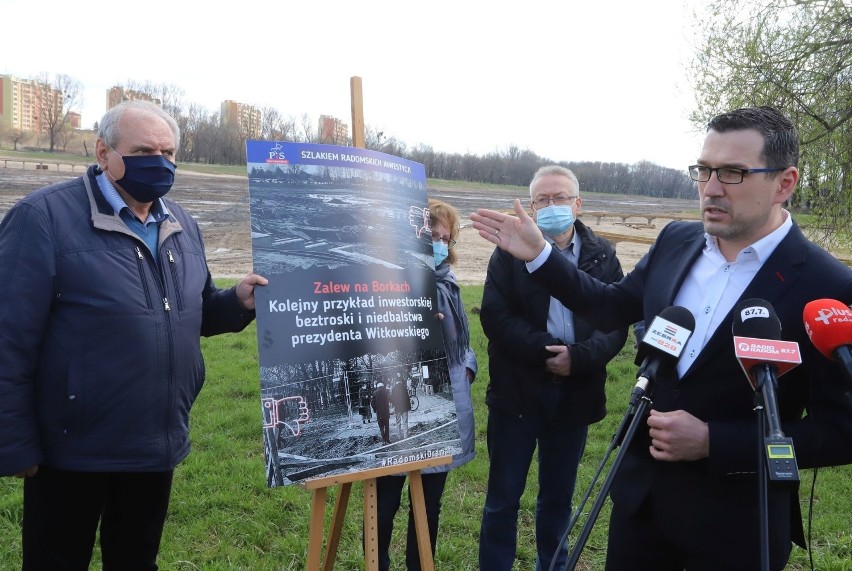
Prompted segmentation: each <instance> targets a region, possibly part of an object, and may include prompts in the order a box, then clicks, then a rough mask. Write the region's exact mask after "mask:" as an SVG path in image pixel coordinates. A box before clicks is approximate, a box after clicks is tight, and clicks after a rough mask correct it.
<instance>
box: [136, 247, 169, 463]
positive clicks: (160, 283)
mask: <svg viewBox="0 0 852 571" xmlns="http://www.w3.org/2000/svg"><path fill="white" fill-rule="evenodd" d="M135 248H136V257H137V259H138V260H139V270H140V274H141V275H142V282H143V284H145V293H146V296H147V297H148V300H149V307H150V305H151V304H150V302H151V301H152V300H153V299H154V296H153V295H151V294H152V292H150V291H149V288H148V285H147V280H146V279H145V271H144V267H143V266H142V264H144V263H145V260H146V256H145V254H144V253H142V249H141V248H140V247H139V246H135ZM149 252H150V251H149ZM147 259H148V262H147V264H148V267H149V268H151V272H152V273H153V274H154V277H155V278H156V279H155V280H154V281H156V282H157V287H158V290H159V295H158V296H157V297H160V298H161V299H162V303H163V321H164V325H165V328H166V334H167V335H168V341H167V343H168V347H169V355H168V359H167V374H168V390H167V391H166V393H167V395H168V397H167V398H168V399H169V406H167V407H166V413H165V416H166V418H165V426H166V427H169V426H171V422H172V418H171V417H172V413H171V411H172V410H173V409H174V406H173V405H174V403H173V402H172V401H173V400H174V398H175V386H174V385H175V380H174V376H175V364H174V363H175V356H174V331H172V323H171V310H172V307H171V304H170V303H169V298H168V295H167V294H168V288H167V287H166V282H165V276H164V275H163V274H162V272H160V270H159V268H158V267H157V261H156V260H155V259H154V256H153V255H151V256H147ZM175 289H177V286H175ZM164 437H165V440H166V442H165V444H166V451H167V452H166V454H167V456H171V453H172V442H171V439H170V438H169V431H168V430H166V432H165V435H164Z"/></svg>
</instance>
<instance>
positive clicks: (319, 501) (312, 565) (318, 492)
mask: <svg viewBox="0 0 852 571" xmlns="http://www.w3.org/2000/svg"><path fill="white" fill-rule="evenodd" d="M326 489H327V488H316V489H314V490H313V493H312V494H311V526H310V531H309V537H308V566H307V568H308V571H319V568H320V567H319V564H320V555H322V535H323V530H324V528H325V495H326Z"/></svg>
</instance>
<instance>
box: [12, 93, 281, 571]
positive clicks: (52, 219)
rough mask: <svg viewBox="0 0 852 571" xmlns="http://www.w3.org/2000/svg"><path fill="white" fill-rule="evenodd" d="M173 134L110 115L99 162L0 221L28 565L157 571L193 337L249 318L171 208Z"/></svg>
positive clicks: (136, 111)
mask: <svg viewBox="0 0 852 571" xmlns="http://www.w3.org/2000/svg"><path fill="white" fill-rule="evenodd" d="M179 137H180V133H179V130H178V126H177V124H176V123H175V121H174V119H173V118H172V117H171V116H169V115H168V114H167V113H165V112H164V111H163V110H162V109H160V108H159V107H157V106H156V105H153V104H150V103H147V102H140V101H134V102H127V103H123V104H121V105H119V106H117V107H114V108H113V109H111V110H110V111H109V112H107V113H106V115H104V117H103V118H102V120H101V122H100V131H99V133H98V140H97V143H96V149H95V152H96V158H97V165H94V166H92V167H90V168H89V170H88V171H87V173H86V174H85V175H84V176H82V177H80V178H77V179H73V180H69V181H67V182H62V183H58V184H55V185H52V186H49V187H46V188H43V189H40V190H37V191H34V192H32V193H30V194H29V195H28V196H26V197H25V198H24V199H22V200H21V201H20V202H19V203H18V204H16V205H15V206H14V207H13V208H12V209H11V210H10V211H9V212H8V213H7V215H6V217H5V218H4V220H3V222H2V224H0V267H2V268H3V269H4V272H3V273H4V276H3V280H2V282H0V364H2V365H0V474H2V475H15V476H18V477H25V478H26V480H25V483H24V518H23V526H22V535H23V568H24V569H51V570H53V569H81V570H82V569H88V566H89V560H90V559H91V555H92V550H93V546H94V539H95V534H96V531H97V529H98V525H99V524H100V542H101V551H102V557H103V562H104V567H105V568H107V569H110V568H111V569H156V568H157V565H156V557H157V552H158V549H159V543H160V537H161V534H162V530H163V524H164V521H165V517H166V513H167V509H168V501H169V496H170V491H171V482H172V474H173V470H174V468H175V466H176V465H177V464H178V463H179V462H180V461H181V460H183V459H184V458H185V457H186V455H187V454H188V453H189V410H190V407H191V406H192V403H193V401H194V400H195V397H196V396H197V394H198V392H199V390H200V389H201V386H202V384H203V383H204V362H203V358H202V355H201V348H200V336H201V335H205V336H207V335H215V334H218V333H224V332H229V331H239V330H241V329H243V328H244V327H245V326H246V325H247V324H249V323H250V322H251V321H252V319H254V304H255V301H254V287H255V285H256V284H260V285H263V284H265V283H266V280H265V279H264V278H262V277H260V276H257V275H249V276H247V277H246V278H244V279H243V280H242V281H241V282H240V283H239V284H238V285H237V286H235V287H233V288H231V289H229V290H220V289H218V288H216V287H215V286H214V284H213V280H212V278H211V276H210V272H209V271H208V269H207V263H206V259H205V255H204V245H203V241H202V237H201V232H200V231H199V228H198V225H197V224H196V223H195V221H194V220H193V219H192V217H191V216H189V215H188V214H186V213H185V212H184V211H183V209H182V208H181V207H180V206H178V205H177V204H176V203H174V202H172V201H170V200H167V199H165V198H163V196H164V195H165V194H166V193H167V192H168V191H169V189H170V188H171V185H172V182H173V181H174V170H175V165H174V162H173V161H174V160H175V152H176V149H177V148H178V143H179Z"/></svg>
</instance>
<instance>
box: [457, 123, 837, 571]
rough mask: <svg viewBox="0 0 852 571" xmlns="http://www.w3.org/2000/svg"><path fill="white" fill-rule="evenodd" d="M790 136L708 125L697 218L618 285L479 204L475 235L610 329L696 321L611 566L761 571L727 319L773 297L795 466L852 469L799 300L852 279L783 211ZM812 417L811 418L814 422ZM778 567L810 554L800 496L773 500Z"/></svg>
mask: <svg viewBox="0 0 852 571" xmlns="http://www.w3.org/2000/svg"><path fill="white" fill-rule="evenodd" d="M798 155H799V145H798V135H797V133H796V130H795V127H794V126H793V125H792V123H790V121H789V120H788V119H787V118H786V117H785V116H784V115H783V114H781V113H780V112H779V111H777V110H775V109H773V108H770V107H758V108H745V109H737V110H734V111H731V112H729V113H724V114H722V115H719V116H717V117H715V118H713V119H712V120H711V121H710V123H709V125H708V129H707V134H706V137H705V140H704V145H703V148H702V150H701V153H700V155H699V157H698V160H697V164H696V165H693V166H691V167H689V173H690V175H691V176H692V178H693V179H694V180H696V181H697V182H698V191H699V197H700V200H701V213H702V219H703V224H700V223H685V222H673V223H671V224H669V225H668V226H666V227H665V228H664V229H663V230H662V232H661V233H660V235H659V237H658V238H657V240H656V242H655V244H654V245H653V246H652V247H651V249H650V251H649V252H648V254H647V255H646V256H645V257H644V258H643V259H642V260H641V261H640V262H639V264H638V265H637V266H636V268H635V269H634V271H632V272H631V273H630V274H628V275H627V276H626V277H625V278H624V279H623V280H621V281H619V282H617V283H615V284H612V285H606V284H603V283H601V282H598V281H595V280H593V279H591V278H589V277H588V276H587V275H586V274H584V273H583V272H578V271H577V269H576V268H574V267H572V266H571V265H570V264H565V263H564V262H563V261H562V260H561V259H560V256H556V255H554V254H553V253H552V252H550V251H549V245H548V244H547V243H546V242H545V240H544V239H543V238H542V236H541V233H540V232H538V230H537V229H536V227H535V223H534V222H533V221H532V220H531V219H530V218H529V217H528V216H527V215H526V214H525V213H524V212H523V210H522V209H521V208H520V204H519V203H518V202H517V201H516V204H515V211H516V213H517V217H513V216H509V215H505V214H501V213H497V212H493V211H486V210H480V211H477V213H476V214H473V215H471V219H472V220H473V221H474V224H473V226H474V228H476V229H477V230H478V231H479V234H480V235H481V236H482V237H484V238H486V239H488V240H489V241H491V242H493V243H495V244H497V245H498V246H500V247H501V248H504V249H506V250H507V251H509V252H510V253H512V254H513V255H514V256H516V257H518V258H520V259H522V260H526V261H527V262H528V263H527V269H528V270H529V271H530V272H531V275H532V276H533V279H535V280H536V281H537V282H539V283H541V284H542V285H544V286H545V287H546V288H547V289H548V290H549V291H550V292H551V293H552V294H553V295H554V296H555V297H557V299H559V300H560V301H562V303H564V304H565V305H566V306H568V307H570V308H571V309H573V310H574V312H575V313H576V314H578V315H581V316H582V317H584V318H586V319H589V320H590V321H591V322H592V323H594V325H595V326H596V327H599V328H601V329H604V330H607V329H612V328H614V327H621V326H624V325H625V324H627V323H631V322H634V321H636V320H639V319H642V320H644V321H645V324H646V325H647V324H650V322H651V320H652V319H653V318H654V317H655V316H656V315H658V314H659V313H660V312H661V311H662V310H663V309H665V308H666V307H668V306H671V305H679V306H683V307H685V308H687V309H689V310H690V311H691V312H692V313H693V315H694V316H695V318H696V325H695V332H694V334H693V336H692V338H691V339H690V341H689V343H688V344H687V346H686V347H685V349H684V351H683V353H682V355H681V358H680V360H679V361H678V363H677V367H676V368H675V367H670V368H669V369H670V370H669V371H664V372H663V374H660V375H658V376H657V379H656V387H655V389H654V393H653V409H652V410H651V411H650V414H649V416H648V418H647V420H646V423H647V430H641V431H640V432H639V433H637V437H636V438H635V439H634V440H633V441H632V442H631V446H630V447H629V450H628V452H627V454H626V455H625V458H624V461H623V463H622V465H621V467H620V469H619V472H618V474H617V477H616V478H615V481H614V482H613V486H612V488H611V497H612V502H613V510H612V515H611V518H610V527H609V548H608V552H607V569H611V570H621V569H631V570H640V571H641V570H649V571H650V570H653V571H667V570H672V571H674V570H681V569H689V570H690V571H693V570H711V569H712V570H713V571H719V570H743V571H745V570H753V569H758V568H760V564H761V549H760V545H761V541H760V529H761V524H760V511H761V510H760V508H759V495H758V483H757V482H758V476H757V471H758V469H762V468H759V466H758V463H757V446H758V438H759V432H758V428H757V421H758V418H759V417H758V416H757V414H756V413H755V412H754V410H753V407H754V402H755V398H754V394H753V391H752V388H751V386H750V384H749V383H748V382H747V381H746V379H745V378H744V375H743V372H742V369H741V368H740V366H739V363H738V362H737V359H736V357H735V353H734V345H733V340H732V333H731V327H732V323H733V320H734V318H735V316H734V315H733V312H732V311H731V310H732V309H733V308H734V307H735V305H736V304H737V302H738V301H739V300H741V299H749V298H762V299H764V300H766V301H768V302H769V303H770V304H771V305H772V306H773V308H774V309H775V312H776V313H777V315H778V318H779V320H780V322H781V326H782V331H783V337H784V339H785V340H790V341H796V342H797V343H798V344H799V348H800V351H801V355H802V364H801V365H800V366H798V367H796V368H794V369H793V370H791V371H790V372H788V373H786V374H785V375H784V376H783V377H782V378H781V379H780V381H779V383H778V389H777V399H778V409H779V416H780V419H781V423H782V430H783V432H784V434H785V435H786V436H789V437H791V438H792V440H793V443H794V450H795V454H796V459H797V461H798V466H799V467H800V468H810V467H815V466H830V465H839V464H848V463H850V462H852V415H851V414H850V413H849V411H848V410H846V409H845V408H844V401H843V398H842V395H843V392H844V390H845V386H844V383H843V382H842V378H841V376H842V375H841V371H840V370H839V369H838V367H837V366H836V364H835V363H833V362H830V361H828V360H827V359H825V358H824V357H822V356H821V355H820V354H819V352H818V351H816V349H815V348H814V347H813V346H812V345H811V343H810V342H809V340H808V337H807V334H806V332H805V329H804V325H803V322H802V311H803V308H804V306H805V304H806V303H807V302H809V301H811V300H814V299H820V298H830V299H837V300H840V301H842V302H843V303H849V302H850V301H852V270H850V269H849V268H848V267H846V266H844V265H843V264H841V263H840V262H838V261H837V260H836V259H834V258H833V257H832V256H830V255H829V254H828V253H826V252H825V251H824V250H822V249H821V248H819V247H817V246H816V245H814V244H812V243H811V242H809V241H808V240H807V239H806V238H805V237H804V236H803V234H802V232H801V230H800V229H799V227H798V226H797V225H796V224H795V222H793V220H792V217H791V215H790V213H789V212H787V211H786V210H785V209H784V208H783V205H784V203H785V202H786V201H787V200H788V199H789V198H790V197H791V195H792V194H793V191H794V189H795V187H796V184H797V182H798V180H799V171H798V169H797V167H796V165H797V163H798ZM805 411H807V414H805ZM768 512H769V514H768V515H769V517H768V521H769V530H768V532H769V551H770V557H769V560H770V564H769V567H770V568H771V569H783V568H784V566H785V565H786V562H787V560H788V558H789V555H790V550H791V548H792V545H791V540H792V541H795V542H796V543H798V544H800V545H803V544H804V537H803V532H802V523H801V515H800V512H799V504H798V494H797V489H796V488H795V487H794V486H788V487H780V486H774V485H770V486H769V490H768Z"/></svg>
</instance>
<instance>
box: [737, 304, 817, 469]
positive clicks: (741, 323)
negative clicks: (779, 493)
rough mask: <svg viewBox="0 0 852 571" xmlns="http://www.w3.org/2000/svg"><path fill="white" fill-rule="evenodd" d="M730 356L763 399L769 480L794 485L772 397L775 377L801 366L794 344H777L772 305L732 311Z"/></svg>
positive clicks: (789, 447)
mask: <svg viewBox="0 0 852 571" xmlns="http://www.w3.org/2000/svg"><path fill="white" fill-rule="evenodd" d="M731 331H732V333H733V335H734V352H735V354H736V356H737V360H738V361H739V363H740V366H741V367H742V368H743V371H744V372H745V373H746V376H747V377H748V380H749V383H751V386H752V388H753V389H754V390H755V391H759V392H760V394H761V395H762V396H763V405H764V406H765V411H766V424H767V435H766V438H765V440H764V444H765V446H766V459H767V461H768V465H769V477H770V479H771V480H778V481H785V482H798V481H799V472H798V467H797V466H796V457H795V454H794V452H793V440H792V439H791V438H787V437H785V436H784V432H783V431H782V430H781V421H780V419H779V415H778V399H777V397H776V394H775V389H776V385H777V383H778V377H779V376H781V375H783V374H784V373H786V372H787V371H789V370H790V369H792V368H793V367H795V366H796V365H798V364H800V363H801V362H802V359H801V355H800V353H799V345H798V343H795V342H792V341H781V340H780V337H781V322H780V321H779V320H778V316H777V315H776V314H775V309H774V308H773V307H772V305H771V304H770V303H769V302H768V301H765V300H762V299H756V298H754V299H747V300H744V301H741V302H739V303H738V304H737V305H736V306H735V307H734V321H733V324H732V326H731Z"/></svg>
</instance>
